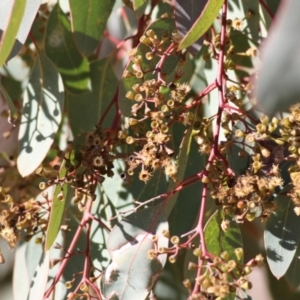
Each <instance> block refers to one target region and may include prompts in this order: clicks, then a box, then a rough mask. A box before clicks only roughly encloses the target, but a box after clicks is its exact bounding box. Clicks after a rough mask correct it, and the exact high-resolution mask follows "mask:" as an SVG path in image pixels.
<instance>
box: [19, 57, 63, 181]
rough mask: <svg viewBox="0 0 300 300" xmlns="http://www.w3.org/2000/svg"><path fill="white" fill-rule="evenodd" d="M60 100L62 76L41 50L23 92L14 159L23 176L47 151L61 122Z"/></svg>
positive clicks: (36, 165)
mask: <svg viewBox="0 0 300 300" xmlns="http://www.w3.org/2000/svg"><path fill="white" fill-rule="evenodd" d="M63 104H64V98H63V85H62V80H61V77H60V75H59V74H58V72H57V70H56V68H55V67H54V65H53V64H52V63H51V61H50V60H49V59H48V58H47V57H46V56H44V55H43V54H40V55H39V56H38V57H37V59H36V61H35V63H34V66H33V69H32V72H31V75H30V79H29V83H28V85H27V88H26V91H25V95H24V103H23V113H22V117H21V124H20V131H19V156H18V159H17V166H18V170H19V172H20V174H21V175H22V176H27V175H29V174H31V173H32V172H33V171H34V170H35V169H36V168H37V167H38V166H39V165H40V164H41V162H42V161H43V159H44V158H45V156H46V155H47V153H48V150H49V149H50V147H51V145H52V143H53V141H54V138H55V135H56V132H57V130H58V126H59V124H60V122H61V118H62V110H63Z"/></svg>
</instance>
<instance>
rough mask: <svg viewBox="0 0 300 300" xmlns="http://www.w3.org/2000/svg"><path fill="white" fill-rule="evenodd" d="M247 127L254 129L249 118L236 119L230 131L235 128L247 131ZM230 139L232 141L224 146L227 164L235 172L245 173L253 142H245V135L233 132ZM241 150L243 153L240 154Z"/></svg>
mask: <svg viewBox="0 0 300 300" xmlns="http://www.w3.org/2000/svg"><path fill="white" fill-rule="evenodd" d="M247 128H251V129H253V130H255V126H254V125H253V124H252V122H250V121H249V120H245V121H244V122H242V121H238V122H236V124H235V125H234V126H233V128H232V131H233V133H235V132H236V131H237V130H241V131H242V132H247ZM232 140H233V142H232V143H231V144H230V145H229V146H228V147H226V153H227V157H228V162H229V166H230V168H231V169H232V170H233V171H234V173H235V174H238V175H241V174H245V172H246V170H247V169H248V167H249V166H250V164H251V161H252V159H251V155H252V154H253V153H254V150H253V147H254V146H255V142H251V143H250V142H247V141H246V139H245V137H236V136H235V135H234V134H233V136H232ZM241 151H242V153H243V155H240V153H241Z"/></svg>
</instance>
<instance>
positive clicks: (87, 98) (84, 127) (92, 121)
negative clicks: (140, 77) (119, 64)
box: [67, 58, 119, 136]
mask: <svg viewBox="0 0 300 300" xmlns="http://www.w3.org/2000/svg"><path fill="white" fill-rule="evenodd" d="M90 70H91V84H92V91H89V90H86V91H85V92H84V93H81V94H78V95H74V94H71V93H67V103H68V113H69V119H70V123H71V128H72V132H73V134H74V136H77V135H78V134H80V133H82V132H88V131H92V130H93V129H94V126H95V125H96V124H97V123H98V122H99V120H100V118H101V117H102V115H103V113H104V112H105V110H106V108H107V107H108V106H109V104H110V102H111V101H112V100H113V97H114V96H115V94H116V91H117V88H118V83H119V82H118V79H117V77H116V75H115V73H114V72H113V69H112V66H111V61H110V60H109V59H108V58H104V59H100V60H97V61H94V62H92V63H91V64H90ZM115 112H116V108H115V106H114V107H112V108H111V109H110V111H109V113H108V115H107V116H106V118H105V119H104V121H103V123H102V126H103V127H109V126H111V124H112V121H113V117H114V114H115ZM82 120H84V122H83V121H82Z"/></svg>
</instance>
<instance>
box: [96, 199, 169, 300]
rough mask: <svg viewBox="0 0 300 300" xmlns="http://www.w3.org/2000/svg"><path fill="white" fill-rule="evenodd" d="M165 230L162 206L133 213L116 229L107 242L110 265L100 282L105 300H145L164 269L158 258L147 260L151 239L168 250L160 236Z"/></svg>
mask: <svg viewBox="0 0 300 300" xmlns="http://www.w3.org/2000/svg"><path fill="white" fill-rule="evenodd" d="M167 229H168V224H167V221H166V216H165V211H164V208H163V206H162V205H161V204H159V205H156V206H153V207H150V208H146V209H144V210H141V211H139V212H137V213H133V214H131V215H129V216H128V217H126V218H124V219H123V220H122V221H121V222H119V223H118V224H117V225H115V227H114V228H113V230H112V232H111V234H110V236H109V238H108V241H107V248H108V251H109V253H110V256H111V259H112V263H111V264H110V265H109V266H108V267H107V269H106V270H105V273H104V274H103V276H102V279H101V285H102V293H103V294H104V296H105V297H107V298H108V299H113V297H116V299H119V300H121V299H122V300H127V299H128V300H132V299H140V300H142V299H145V298H146V297H147V295H148V293H149V291H150V290H151V288H152V287H153V284H154V283H155V281H156V279H157V277H158V276H159V274H160V273H161V271H162V268H163V265H164V259H163V260H162V258H161V256H158V257H154V258H153V259H150V258H149V257H147V254H148V252H149V251H150V250H151V249H154V242H153V240H152V236H153V235H156V236H157V237H158V241H157V244H158V245H157V246H158V247H167V245H168V239H167V238H165V237H164V236H163V235H162V231H163V230H167ZM164 256H165V255H163V256H162V257H164Z"/></svg>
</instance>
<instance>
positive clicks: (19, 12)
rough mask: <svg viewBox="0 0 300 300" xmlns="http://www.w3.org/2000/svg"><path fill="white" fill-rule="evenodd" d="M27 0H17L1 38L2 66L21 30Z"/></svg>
mask: <svg viewBox="0 0 300 300" xmlns="http://www.w3.org/2000/svg"><path fill="white" fill-rule="evenodd" d="M25 7H26V1H24V0H15V1H14V5H13V8H12V11H11V12H7V13H8V14H9V13H11V17H10V19H9V24H8V26H7V28H6V29H5V30H4V32H3V35H2V37H1V39H0V67H2V65H3V64H4V63H5V61H6V60H7V58H8V57H9V55H10V52H11V50H12V49H13V46H14V44H15V41H16V39H15V38H16V36H17V33H18V31H19V27H20V25H21V22H22V18H23V15H24V12H25Z"/></svg>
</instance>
